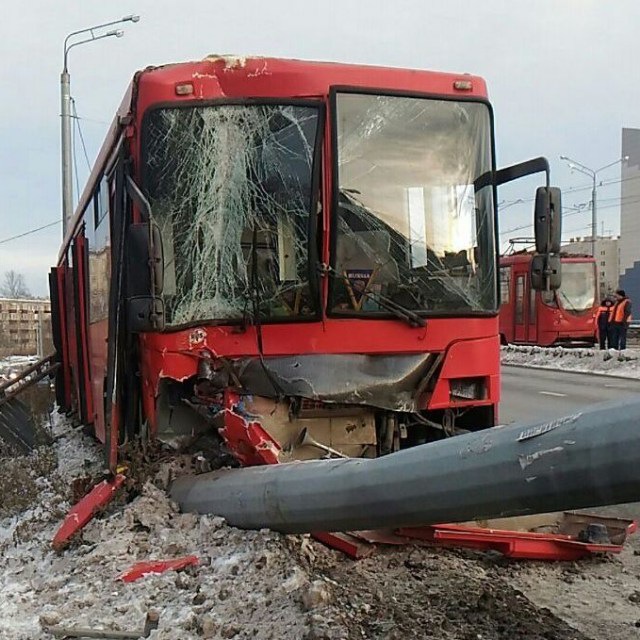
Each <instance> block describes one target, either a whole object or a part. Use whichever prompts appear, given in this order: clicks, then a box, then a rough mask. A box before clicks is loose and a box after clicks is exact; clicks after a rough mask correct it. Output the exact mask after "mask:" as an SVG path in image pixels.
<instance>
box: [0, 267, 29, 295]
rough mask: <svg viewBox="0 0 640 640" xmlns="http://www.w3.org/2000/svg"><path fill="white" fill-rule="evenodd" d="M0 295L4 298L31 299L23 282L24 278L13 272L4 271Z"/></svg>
mask: <svg viewBox="0 0 640 640" xmlns="http://www.w3.org/2000/svg"><path fill="white" fill-rule="evenodd" d="M0 295H2V296H4V297H5V298H31V291H29V288H28V287H27V285H26V284H25V282H24V276H23V275H22V274H21V273H18V272H16V271H14V270H13V269H12V270H11V271H5V273H4V283H3V285H2V286H1V287H0Z"/></svg>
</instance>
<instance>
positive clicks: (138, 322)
mask: <svg viewBox="0 0 640 640" xmlns="http://www.w3.org/2000/svg"><path fill="white" fill-rule="evenodd" d="M126 269H127V274H126V277H127V325H128V328H129V330H130V331H132V332H133V333H142V332H146V331H162V329H164V301H163V300H162V297H161V294H162V289H163V287H164V264H163V251H162V236H161V234H160V229H159V228H158V225H157V224H155V223H154V222H136V223H133V224H131V225H129V228H128V233H127V247H126Z"/></svg>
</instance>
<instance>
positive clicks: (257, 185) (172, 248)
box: [144, 104, 318, 326]
mask: <svg viewBox="0 0 640 640" xmlns="http://www.w3.org/2000/svg"><path fill="white" fill-rule="evenodd" d="M317 128H318V108H317V107H315V106H308V105H305V106H301V105H279V104H268V105H259V104H250V105H214V106H194V107H191V106H189V107H180V108H175V107H172V108H159V109H154V110H153V111H151V112H150V113H149V114H148V115H147V116H146V120H145V135H144V141H145V142H144V148H145V159H144V161H145V177H144V184H145V189H146V193H147V197H148V198H149V201H150V203H151V208H152V211H153V216H154V219H155V220H156V222H157V224H158V226H159V227H160V230H161V234H162V240H163V261H164V290H163V297H164V300H165V308H166V323H167V325H169V326H178V325H183V324H188V323H194V322H199V321H204V320H222V321H225V320H231V321H236V320H247V319H249V318H255V317H256V316H259V318H260V319H261V320H262V319H264V320H270V319H275V318H286V317H302V316H310V315H314V314H315V313H316V311H317V307H316V302H315V299H314V297H313V296H312V294H311V290H310V287H309V273H310V269H309V253H308V245H309V230H310V228H311V223H312V220H310V215H311V211H312V206H313V200H314V198H313V195H314V194H313V188H312V184H313V166H314V155H315V145H316V132H317Z"/></svg>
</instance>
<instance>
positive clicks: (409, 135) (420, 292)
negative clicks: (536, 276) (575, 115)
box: [331, 93, 497, 314]
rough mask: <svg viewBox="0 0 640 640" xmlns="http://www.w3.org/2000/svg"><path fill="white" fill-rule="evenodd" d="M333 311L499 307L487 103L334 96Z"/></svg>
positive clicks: (460, 310)
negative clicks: (479, 182) (485, 180)
mask: <svg viewBox="0 0 640 640" xmlns="http://www.w3.org/2000/svg"><path fill="white" fill-rule="evenodd" d="M335 122H336V127H337V162H338V167H337V168H338V211H337V212H336V213H337V225H336V227H337V231H336V234H337V237H336V245H335V246H336V252H335V255H334V256H333V263H332V266H333V273H334V275H335V277H334V278H333V281H332V287H331V308H332V310H333V311H334V312H339V313H349V314H353V313H372V312H380V313H384V312H385V310H388V309H389V308H390V305H393V306H395V307H396V308H398V307H399V306H401V307H402V308H405V309H409V310H411V311H415V312H423V313H425V314H429V313H432V314H447V313H462V314H463V313H467V312H472V313H474V312H492V311H495V309H496V306H497V286H496V272H495V270H496V267H495V259H496V254H495V246H494V206H493V190H492V187H486V188H482V189H478V190H476V188H475V186H474V182H475V180H476V179H477V178H478V177H479V176H480V175H482V174H484V173H485V172H487V171H489V170H491V169H492V155H491V148H492V145H491V120H490V114H489V110H488V108H487V106H486V105H484V104H482V103H476V102H456V101H453V100H435V99H425V98H413V97H401V96H381V95H370V94H367V95H364V94H357V93H338V94H337V96H336V113H335Z"/></svg>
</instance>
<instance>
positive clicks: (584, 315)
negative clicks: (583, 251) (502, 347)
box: [500, 252, 599, 347]
mask: <svg viewBox="0 0 640 640" xmlns="http://www.w3.org/2000/svg"><path fill="white" fill-rule="evenodd" d="M532 259H533V254H531V253H526V252H521V253H515V254H512V255H509V256H503V257H501V258H500V297H501V306H500V335H501V338H502V341H503V343H505V344H506V343H515V344H535V345H540V346H544V347H548V346H551V345H554V344H576V345H577V344H583V345H584V344H588V345H593V344H594V342H595V339H596V326H595V317H596V312H597V309H598V306H599V301H598V285H597V282H598V280H597V272H596V263H595V260H594V259H593V258H591V257H588V256H571V255H561V264H562V286H561V287H560V288H559V289H557V290H556V291H536V290H535V289H534V288H532V287H531V275H530V272H531V261H532Z"/></svg>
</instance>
